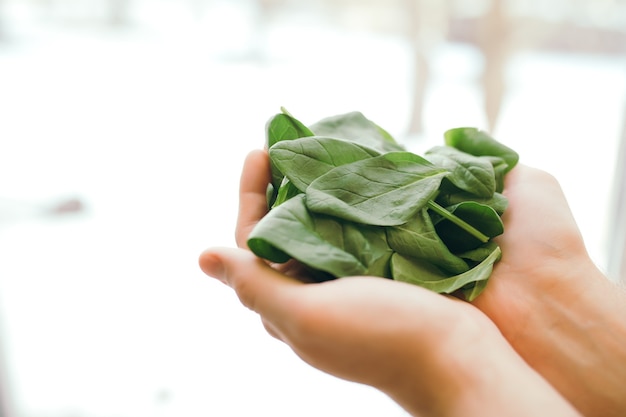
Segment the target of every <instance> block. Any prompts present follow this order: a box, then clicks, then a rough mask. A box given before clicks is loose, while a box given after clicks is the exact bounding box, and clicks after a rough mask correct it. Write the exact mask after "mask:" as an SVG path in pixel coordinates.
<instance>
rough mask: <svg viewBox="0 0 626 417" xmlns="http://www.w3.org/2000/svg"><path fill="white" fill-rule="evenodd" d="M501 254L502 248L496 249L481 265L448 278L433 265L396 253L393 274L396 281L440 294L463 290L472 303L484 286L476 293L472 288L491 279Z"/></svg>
mask: <svg viewBox="0 0 626 417" xmlns="http://www.w3.org/2000/svg"><path fill="white" fill-rule="evenodd" d="M501 253H502V252H501V250H500V248H499V247H496V248H495V249H494V250H493V251H492V252H491V253H490V254H489V256H487V258H485V260H483V261H482V262H481V263H480V264H478V265H477V266H475V267H474V268H472V269H470V270H468V271H466V272H464V273H462V274H459V275H454V276H446V275H445V274H443V273H442V272H441V271H440V270H438V269H437V268H435V267H433V266H432V265H431V264H428V263H426V262H423V261H421V260H418V259H413V258H408V257H404V256H402V255H400V254H398V253H395V254H394V255H393V256H392V257H391V272H392V275H393V279H394V280H396V281H402V282H408V283H411V284H415V285H419V286H421V287H424V288H427V289H430V290H433V291H436V292H438V293H445V294H452V293H453V292H455V291H457V290H461V289H463V290H464V293H465V295H466V297H468V301H472V300H473V299H474V298H475V297H477V296H478V294H479V293H480V291H481V290H482V288H484V286H483V287H482V288H479V290H478V291H476V292H473V291H471V290H472V288H473V287H474V286H476V285H479V283H480V282H482V281H486V280H487V279H489V276H490V275H491V272H492V270H493V265H494V264H495V263H496V261H497V260H498V259H500V256H501ZM468 290H469V291H468Z"/></svg>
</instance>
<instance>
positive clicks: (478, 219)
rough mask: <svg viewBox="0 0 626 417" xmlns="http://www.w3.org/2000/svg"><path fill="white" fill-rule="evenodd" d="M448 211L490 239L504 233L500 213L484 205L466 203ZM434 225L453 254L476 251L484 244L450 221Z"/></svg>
mask: <svg viewBox="0 0 626 417" xmlns="http://www.w3.org/2000/svg"><path fill="white" fill-rule="evenodd" d="M446 209H447V210H448V211H449V212H450V213H452V214H454V215H455V216H457V217H459V218H460V219H462V220H464V221H465V222H467V223H469V224H471V225H472V226H474V227H475V228H476V229H478V230H479V231H480V232H482V233H483V234H485V235H486V236H488V237H489V238H493V237H496V236H499V235H501V234H502V233H503V232H504V225H503V224H502V219H501V218H500V216H499V215H498V213H496V211H495V210H494V209H492V208H491V207H489V206H486V205H484V204H480V203H476V202H474V201H465V202H462V203H459V204H456V205H454V206H450V207H446ZM434 223H435V229H436V230H437V233H438V234H439V236H440V237H441V240H443V241H444V242H445V244H446V245H447V246H448V248H450V250H451V251H452V252H453V253H458V252H466V251H469V250H472V249H476V248H477V247H479V246H480V245H482V243H483V242H480V241H479V240H478V239H476V238H474V237H473V236H471V235H470V234H469V233H467V232H465V231H464V230H463V229H461V228H460V227H458V226H457V225H455V224H454V223H452V222H450V221H448V220H445V219H440V220H439V221H437V220H436V221H434Z"/></svg>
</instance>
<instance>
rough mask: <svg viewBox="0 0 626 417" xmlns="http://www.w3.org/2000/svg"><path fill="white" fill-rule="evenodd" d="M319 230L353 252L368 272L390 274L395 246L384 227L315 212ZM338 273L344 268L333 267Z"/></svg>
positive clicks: (387, 275)
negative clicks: (391, 246) (390, 241)
mask: <svg viewBox="0 0 626 417" xmlns="http://www.w3.org/2000/svg"><path fill="white" fill-rule="evenodd" d="M312 217H313V219H314V223H315V230H316V231H317V233H318V234H319V235H320V236H321V237H322V238H323V239H325V240H326V241H327V242H328V243H330V244H332V245H333V246H335V247H337V248H340V249H341V250H343V251H345V252H347V253H349V254H351V255H353V256H354V257H355V258H357V259H358V260H359V262H361V264H362V265H364V266H365V268H366V271H365V272H364V273H365V274H367V275H374V276H379V277H385V278H391V270H390V266H389V261H390V259H391V255H392V254H393V250H392V249H391V248H390V247H389V244H388V243H387V236H386V234H385V228H383V227H378V226H366V225H362V224H356V223H353V222H346V221H339V220H337V219H336V218H334V217H330V216H325V215H316V214H313V215H312ZM329 272H331V273H334V274H335V276H336V277H341V276H344V275H341V273H342V272H341V271H337V270H330V269H329Z"/></svg>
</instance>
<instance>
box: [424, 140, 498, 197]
mask: <svg viewBox="0 0 626 417" xmlns="http://www.w3.org/2000/svg"><path fill="white" fill-rule="evenodd" d="M425 157H426V159H428V160H429V161H431V162H432V163H433V164H435V165H437V166H440V167H443V168H445V169H447V170H448V171H450V175H448V176H447V179H448V180H449V181H450V182H451V183H452V184H454V185H455V186H456V187H457V188H459V189H461V190H463V191H465V192H468V193H470V194H474V195H476V196H478V197H482V198H489V197H491V196H492V195H493V193H494V192H495V191H496V180H495V173H494V169H493V165H491V162H490V161H488V160H486V159H483V158H480V157H477V156H473V155H469V154H467V153H465V152H461V151H459V150H457V149H455V148H451V147H449V146H436V147H434V148H432V149H430V150H429V151H427V152H426V155H425Z"/></svg>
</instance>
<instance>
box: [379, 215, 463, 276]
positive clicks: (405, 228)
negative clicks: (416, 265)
mask: <svg viewBox="0 0 626 417" xmlns="http://www.w3.org/2000/svg"><path fill="white" fill-rule="evenodd" d="M386 229H387V240H388V242H389V247H391V248H392V249H393V250H394V251H396V252H398V253H399V254H400V255H404V256H409V257H413V258H418V259H423V260H426V261H428V262H430V263H432V264H434V265H437V266H438V267H440V268H442V269H444V270H446V271H449V272H451V273H454V274H460V273H462V272H465V271H467V270H468V269H469V266H468V265H467V263H466V262H465V261H464V260H463V259H461V258H460V257H458V256H456V255H454V254H453V253H452V252H450V250H449V249H448V247H447V246H446V245H445V244H444V243H443V241H442V240H441V239H440V238H439V235H438V234H437V232H436V231H435V226H434V225H433V223H432V220H431V218H430V215H429V214H428V211H427V209H422V210H420V211H419V212H418V213H417V214H416V215H415V216H413V218H411V220H409V221H408V222H406V223H404V224H402V225H400V226H393V227H388V228H386Z"/></svg>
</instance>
